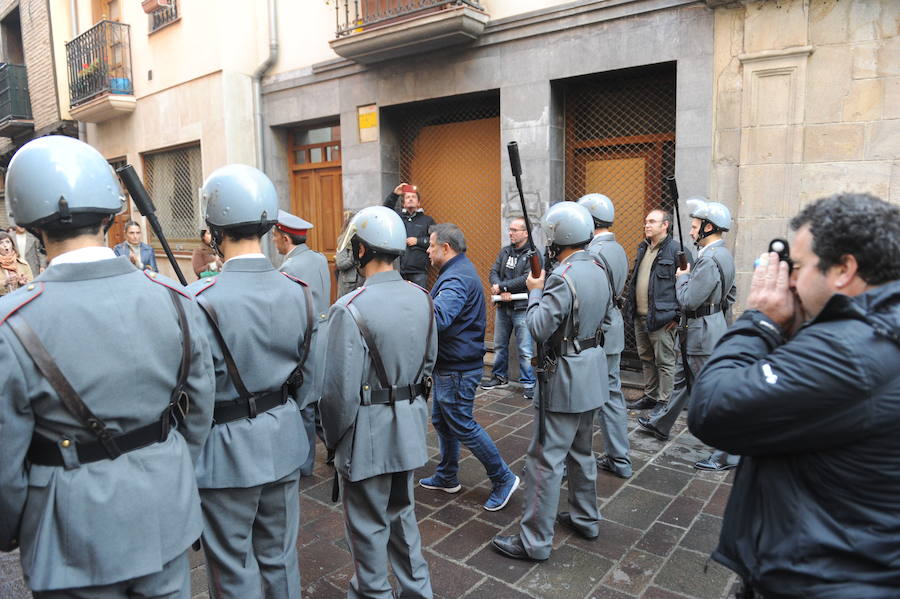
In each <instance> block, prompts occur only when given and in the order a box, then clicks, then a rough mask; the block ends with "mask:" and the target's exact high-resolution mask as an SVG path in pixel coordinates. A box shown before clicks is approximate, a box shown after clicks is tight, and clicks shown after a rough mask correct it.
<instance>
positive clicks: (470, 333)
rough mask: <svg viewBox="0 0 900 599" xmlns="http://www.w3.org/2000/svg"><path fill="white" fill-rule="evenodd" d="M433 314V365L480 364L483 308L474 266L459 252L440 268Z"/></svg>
mask: <svg viewBox="0 0 900 599" xmlns="http://www.w3.org/2000/svg"><path fill="white" fill-rule="evenodd" d="M431 297H433V298H434V317H435V324H436V325H437V330H438V358H437V364H436V366H435V367H436V368H438V369H441V368H443V369H447V370H473V369H475V368H481V367H483V366H484V352H485V347H484V329H485V324H486V322H487V310H486V309H485V303H484V289H483V288H482V286H481V279H480V278H479V277H478V271H476V270H475V265H474V264H472V261H471V260H469V258H468V257H466V255H465V254H459V255H458V256H454V257H453V258H451V259H450V260H449V261H448V262H447V263H446V264H444V266H443V267H442V268H441V272H440V274H439V276H438V279H437V281H435V282H434V287H432V289H431Z"/></svg>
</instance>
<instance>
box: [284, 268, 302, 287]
mask: <svg viewBox="0 0 900 599" xmlns="http://www.w3.org/2000/svg"><path fill="white" fill-rule="evenodd" d="M278 272H280V273H281V274H283V275H284V276H286V277H287V278H289V279H290V280H292V281H293V282H295V283H300V284H301V285H303V286H304V287H309V283H307V282H306V281H304V280H303V279H301V278H299V277H295V276H294V275H289V274H287V273H286V272H284V271H283V270H279V271H278Z"/></svg>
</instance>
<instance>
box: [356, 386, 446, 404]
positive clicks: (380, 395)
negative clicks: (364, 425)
mask: <svg viewBox="0 0 900 599" xmlns="http://www.w3.org/2000/svg"><path fill="white" fill-rule="evenodd" d="M429 391H430V386H429V385H428V383H427V382H426V381H422V382H421V383H414V384H412V385H391V386H390V387H389V388H387V389H372V390H371V391H370V392H369V399H368V401H366V399H365V395H363V401H362V405H364V406H368V405H391V404H394V403H397V402H398V401H409V402H410V403H412V401H413V400H414V399H416V397H418V396H420V395H421V396H422V397H425V398H426V399H427V398H428V392H429Z"/></svg>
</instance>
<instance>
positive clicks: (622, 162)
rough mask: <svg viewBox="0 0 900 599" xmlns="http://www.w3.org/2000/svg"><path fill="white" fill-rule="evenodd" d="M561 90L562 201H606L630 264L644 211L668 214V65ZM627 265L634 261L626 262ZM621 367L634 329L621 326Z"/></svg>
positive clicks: (671, 96)
mask: <svg viewBox="0 0 900 599" xmlns="http://www.w3.org/2000/svg"><path fill="white" fill-rule="evenodd" d="M562 85H563V88H564V91H565V116H566V119H565V121H566V142H565V143H566V175H565V186H566V189H565V197H566V199H567V200H577V199H578V198H580V197H581V196H583V195H585V194H587V193H602V194H605V195H607V196H609V197H610V198H611V199H612V201H613V203H614V205H615V208H616V222H615V223H614V225H613V228H612V231H613V232H614V233H615V234H616V240H617V241H618V242H619V243H621V244H622V247H624V248H625V252H626V253H627V254H628V256H629V260H631V261H633V260H634V257H635V254H636V248H637V246H638V244H639V243H640V242H641V241H642V240H643V238H644V234H643V223H644V217H645V216H646V214H647V213H648V212H649V211H650V210H653V209H655V208H665V209H668V210H671V208H672V206H671V202H670V200H669V197H668V193H667V191H666V187H665V184H664V182H663V178H664V177H665V176H667V175H670V174H672V173H674V171H675V65H674V63H672V64H664V65H658V66H653V67H644V68H638V69H628V70H624V71H615V72H613V73H604V74H602V75H596V76H590V77H584V78H579V79H576V80H570V81H567V82H565V83H563V84H562ZM631 266H633V262H632V264H631ZM625 345H626V348H625V354H623V365H624V364H626V363H627V364H628V365H629V366H632V367H635V366H637V367H639V363H638V362H636V359H637V356H636V351H635V341H634V328H633V325H632V323H631V322H630V320H628V319H627V318H626V323H625Z"/></svg>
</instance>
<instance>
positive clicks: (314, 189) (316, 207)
mask: <svg viewBox="0 0 900 599" xmlns="http://www.w3.org/2000/svg"><path fill="white" fill-rule="evenodd" d="M292 187H293V197H292V198H291V211H292V212H293V213H294V214H296V215H297V216H300V217H302V218H304V219H306V220H308V221H309V222H311V223H313V225H315V226H314V227H313V228H312V229H311V230H310V231H309V234H308V236H307V239H306V243H307V245H308V246H309V247H310V248H311V249H313V250H315V251H317V252H321V253H322V254H324V255H325V257H326V258H328V268H329V270H330V271H331V273H332V280H331V300H330V301H331V302H332V303H333V302H334V300H335V299H337V298H336V294H337V284H336V282H335V281H336V279H335V276H334V272H335V268H334V254H335V251H336V250H337V237H338V233H339V232H340V229H341V219H342V215H343V205H344V199H343V192H342V189H341V167H339V166H336V167H335V166H331V167H324V168H314V169H305V170H300V171H296V172H294V179H293V186H292Z"/></svg>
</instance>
